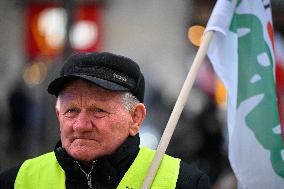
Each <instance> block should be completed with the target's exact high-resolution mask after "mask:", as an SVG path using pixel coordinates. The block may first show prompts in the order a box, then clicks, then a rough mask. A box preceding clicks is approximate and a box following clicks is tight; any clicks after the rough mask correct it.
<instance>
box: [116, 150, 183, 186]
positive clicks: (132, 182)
mask: <svg viewBox="0 0 284 189" xmlns="http://www.w3.org/2000/svg"><path fill="white" fill-rule="evenodd" d="M154 154H155V151H154V150H150V149H148V148H145V147H141V148H140V151H139V153H138V156H137V157H136V158H135V160H134V162H133V163H132V165H131V166H130V168H129V169H128V171H127V172H126V173H125V175H124V177H123V178H122V180H121V182H120V183H119V185H118V187H117V188H118V189H126V188H128V189H140V188H141V186H142V183H143V180H144V177H145V176H146V174H147V171H148V168H149V167H150V165H151V162H152V159H153V157H154ZM179 167H180V159H178V158H173V157H171V156H168V155H164V157H163V160H162V162H161V165H160V167H159V169H158V172H157V174H156V176H155V179H154V181H153V183H152V186H151V189H174V188H175V187H176V182H177V179H178V174H179Z"/></svg>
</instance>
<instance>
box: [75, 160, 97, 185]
mask: <svg viewBox="0 0 284 189" xmlns="http://www.w3.org/2000/svg"><path fill="white" fill-rule="evenodd" d="M75 162H76V163H77V165H78V166H79V168H80V170H81V171H82V172H83V173H84V174H85V175H86V178H87V182H88V188H91V189H92V188H93V186H92V172H93V168H94V164H95V163H96V161H93V163H92V167H91V170H90V172H89V173H86V172H85V171H84V169H83V168H82V167H81V165H80V163H79V162H78V161H75Z"/></svg>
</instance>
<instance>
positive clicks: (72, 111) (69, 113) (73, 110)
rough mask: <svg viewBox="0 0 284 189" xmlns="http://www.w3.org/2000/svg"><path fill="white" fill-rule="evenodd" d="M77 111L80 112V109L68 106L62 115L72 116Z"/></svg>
mask: <svg viewBox="0 0 284 189" xmlns="http://www.w3.org/2000/svg"><path fill="white" fill-rule="evenodd" d="M79 112H80V110H79V109H77V108H68V109H67V110H66V111H65V113H64V115H65V116H67V117H73V116H75V115H77V114H78V113H79Z"/></svg>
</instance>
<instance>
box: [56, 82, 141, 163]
mask: <svg viewBox="0 0 284 189" xmlns="http://www.w3.org/2000/svg"><path fill="white" fill-rule="evenodd" d="M56 113H57V117H58V120H59V123H60V131H61V141H62V146H63V147H64V148H65V149H66V151H67V153H68V154H70V155H71V156H73V157H74V158H76V159H78V160H81V161H87V162H88V161H92V160H94V159H96V158H98V157H101V156H104V155H108V154H111V153H113V152H114V151H115V150H116V149H117V148H118V147H119V146H120V145H121V144H122V143H123V142H124V141H125V139H126V138H127V137H128V136H129V134H130V135H136V134H137V132H138V128H137V125H136V124H135V123H134V122H135V121H134V120H133V117H132V114H131V113H130V112H129V111H127V110H126V109H125V107H124V106H123V104H122V93H120V92H112V91H108V90H105V89H103V88H101V87H98V86H96V85H92V84H89V83H86V82H84V81H82V80H76V81H73V82H71V83H70V84H69V85H68V86H67V87H66V88H64V90H62V91H61V92H60V94H59V97H58V99H57V105H56Z"/></svg>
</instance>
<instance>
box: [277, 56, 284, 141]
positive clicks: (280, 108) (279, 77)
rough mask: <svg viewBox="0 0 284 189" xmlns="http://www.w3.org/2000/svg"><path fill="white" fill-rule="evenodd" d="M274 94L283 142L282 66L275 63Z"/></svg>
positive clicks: (283, 88) (283, 71) (283, 91)
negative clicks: (275, 95)
mask: <svg viewBox="0 0 284 189" xmlns="http://www.w3.org/2000/svg"><path fill="white" fill-rule="evenodd" d="M276 93H277V98H278V111H279V116H280V124H281V131H282V137H283V141H284V64H283V63H280V62H279V61H276Z"/></svg>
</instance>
